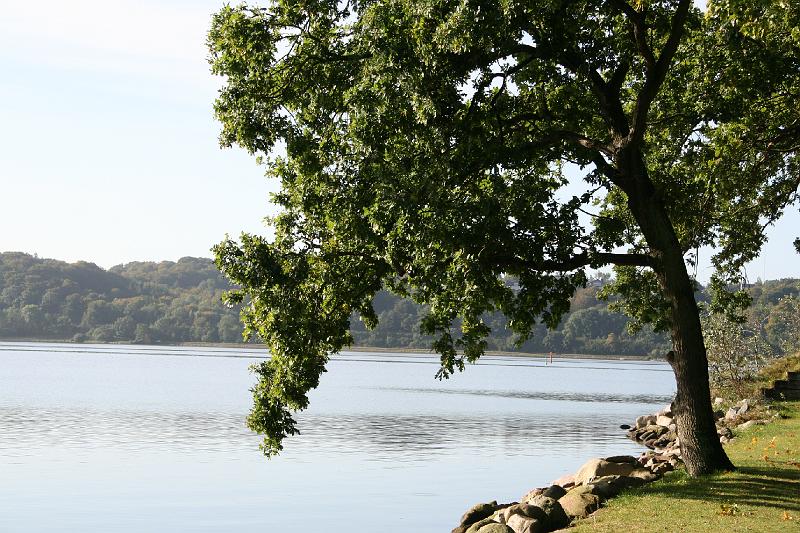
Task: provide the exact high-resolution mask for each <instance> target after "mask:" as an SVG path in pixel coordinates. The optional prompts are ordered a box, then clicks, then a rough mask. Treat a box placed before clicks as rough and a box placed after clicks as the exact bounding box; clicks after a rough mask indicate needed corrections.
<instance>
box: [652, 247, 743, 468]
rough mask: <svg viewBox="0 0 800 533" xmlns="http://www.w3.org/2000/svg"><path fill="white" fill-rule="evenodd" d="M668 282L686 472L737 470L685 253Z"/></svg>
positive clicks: (668, 268) (668, 270)
mask: <svg viewBox="0 0 800 533" xmlns="http://www.w3.org/2000/svg"><path fill="white" fill-rule="evenodd" d="M671 263H672V262H671ZM662 284H663V286H664V292H665V294H666V296H667V299H668V300H669V301H670V304H671V305H672V330H671V333H672V346H673V351H672V352H670V354H669V355H668V357H667V359H668V361H669V363H670V365H672V370H673V372H674V373H675V381H676V383H677V388H678V392H677V394H676V395H675V402H674V405H673V409H672V411H673V416H674V418H675V424H676V426H677V429H678V438H679V439H680V445H681V454H682V456H683V462H684V463H685V464H686V470H687V471H688V472H689V475H690V476H700V475H704V474H710V473H712V472H715V471H718V470H733V464H732V463H731V461H730V459H728V456H727V455H726V454H725V451H724V450H723V449H722V444H720V442H719V435H717V427H716V423H715V419H714V412H713V409H712V407H711V391H710V390H709V386H708V359H707V358H706V347H705V343H704V342H703V333H702V330H701V328H700V316H699V312H698V309H697V302H696V301H695V299H694V290H693V286H692V283H691V280H690V279H689V276H688V274H687V272H686V264H685V263H684V262H683V257H682V256H681V257H680V263H679V264H671V265H665V268H664V273H663V276H662Z"/></svg>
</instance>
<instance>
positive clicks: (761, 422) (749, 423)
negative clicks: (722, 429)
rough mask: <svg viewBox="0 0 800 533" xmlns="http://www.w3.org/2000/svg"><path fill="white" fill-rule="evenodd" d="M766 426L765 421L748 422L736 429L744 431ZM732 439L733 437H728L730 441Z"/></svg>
mask: <svg viewBox="0 0 800 533" xmlns="http://www.w3.org/2000/svg"><path fill="white" fill-rule="evenodd" d="M764 424H766V422H765V421H764V420H748V421H747V422H745V423H744V424H739V425H738V426H736V429H737V430H738V431H744V430H745V429H750V428H751V427H753V426H763V425H764ZM730 438H731V437H728V439H729V440H730Z"/></svg>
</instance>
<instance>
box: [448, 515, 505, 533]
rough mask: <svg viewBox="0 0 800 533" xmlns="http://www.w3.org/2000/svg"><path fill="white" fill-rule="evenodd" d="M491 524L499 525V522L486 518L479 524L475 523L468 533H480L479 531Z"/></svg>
mask: <svg viewBox="0 0 800 533" xmlns="http://www.w3.org/2000/svg"><path fill="white" fill-rule="evenodd" d="M490 524H497V522H495V521H494V520H492V519H491V518H484V519H482V520H478V521H477V522H475V523H474V524H472V525H471V526H469V529H467V531H466V533H478V531H479V530H480V529H481V528H482V527H483V526H486V525H490ZM454 531H455V530H454Z"/></svg>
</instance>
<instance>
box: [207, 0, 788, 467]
mask: <svg viewBox="0 0 800 533" xmlns="http://www.w3.org/2000/svg"><path fill="white" fill-rule="evenodd" d="M776 5H777V3H776V2H769V1H766V0H765V1H760V2H757V3H752V2H743V1H741V2H740V1H735V0H729V1H720V2H710V3H709V9H708V11H707V12H706V13H703V12H701V11H700V10H698V9H697V8H695V7H693V5H692V2H691V1H690V0H661V1H638V0H637V1H634V2H627V1H625V0H611V1H600V0H583V1H578V0H545V1H541V2H516V1H513V0H511V1H508V0H506V1H504V2H480V1H474V0H423V1H417V0H414V1H411V0H396V1H380V2H378V1H376V2H371V1H364V2H359V1H353V2H337V1H327V2H322V1H302V2H300V1H290V0H279V1H276V2H274V3H272V4H271V5H269V6H268V7H255V6H248V5H241V6H238V7H225V8H223V9H222V10H221V11H220V12H219V13H218V14H217V15H216V16H215V17H214V19H213V22H212V26H211V30H210V32H209V39H208V40H209V46H210V50H211V56H210V61H211V65H212V71H213V72H214V73H216V74H218V75H221V76H224V77H225V86H224V87H223V89H222V90H221V91H220V94H219V97H218V99H217V101H216V104H215V111H216V115H217V117H218V119H219V120H220V121H221V123H222V126H223V127H222V133H221V143H222V144H223V145H225V146H229V145H232V144H238V145H240V146H243V147H245V148H246V149H247V150H249V151H250V152H252V153H253V154H258V155H259V156H264V157H266V158H267V166H268V168H269V175H270V176H273V177H275V178H277V179H279V180H280V181H281V185H282V187H281V192H280V193H278V194H276V195H275V198H274V201H275V202H276V203H277V204H278V205H279V206H280V207H281V208H282V211H281V213H280V214H279V215H278V216H277V217H275V218H274V219H273V220H272V225H273V228H274V231H275V236H274V238H271V239H266V238H264V237H261V236H257V235H242V237H241V240H240V242H235V241H232V240H226V241H225V242H223V243H221V244H220V245H218V246H217V248H216V255H217V262H218V265H219V266H220V268H221V269H222V270H223V271H224V272H225V273H226V274H227V275H228V276H229V277H230V278H231V280H233V281H234V282H235V283H236V284H237V285H240V286H241V287H242V290H241V291H235V292H233V293H231V294H230V295H229V301H230V302H231V303H236V302H241V301H242V300H243V299H244V298H245V297H247V298H249V303H248V305H247V306H246V307H245V308H244V309H243V317H244V319H245V323H246V326H247V328H248V329H249V330H250V331H252V332H255V333H257V334H258V335H259V336H260V337H261V338H262V339H264V340H265V342H267V344H268V345H269V347H270V351H271V355H272V357H271V359H270V360H269V361H265V362H264V363H262V364H261V365H260V366H259V367H258V369H257V371H258V374H259V377H260V381H259V384H258V385H257V387H256V388H255V389H254V399H255V403H254V408H253V411H252V412H251V415H250V417H249V424H250V426H251V427H252V428H253V429H256V430H258V431H260V432H262V433H263V434H264V435H265V442H264V447H265V452H266V453H268V454H269V453H274V452H277V451H279V450H280V449H281V442H282V440H283V438H284V437H285V436H287V435H290V434H293V433H295V432H296V430H297V429H296V423H295V420H294V419H293V417H292V412H293V411H296V410H299V409H303V408H305V407H306V406H307V405H308V397H307V392H308V391H309V390H310V389H311V388H314V387H316V386H317V384H318V382H319V376H320V374H321V373H322V372H323V371H324V368H325V364H326V361H327V358H328V355H329V354H330V353H332V352H335V351H337V350H339V349H341V348H342V347H343V346H346V345H347V344H348V343H350V342H351V341H352V336H351V334H350V318H351V315H352V313H353V312H356V313H358V315H359V316H360V317H361V319H362V320H363V321H364V323H365V324H366V325H367V326H374V325H375V321H376V314H375V312H374V309H373V308H372V304H371V302H372V296H373V295H374V294H375V293H376V291H378V290H380V289H381V288H387V289H389V290H391V291H393V292H395V293H397V294H400V295H405V296H408V297H410V298H412V299H414V300H415V301H417V302H420V303H425V304H427V305H429V313H428V314H427V316H425V317H424V318H423V320H422V328H423V330H424V331H425V332H426V333H429V334H432V335H434V336H435V337H436V340H435V341H434V343H433V347H434V349H435V350H436V351H438V352H439V353H440V354H441V370H440V372H439V377H447V376H449V375H450V374H452V373H453V372H454V371H455V370H460V369H463V368H464V364H465V363H466V362H471V361H474V360H476V359H477V358H478V357H479V356H480V355H481V354H482V353H483V351H484V349H485V347H486V341H485V338H486V336H487V335H488V334H489V326H488V325H487V324H486V321H485V320H484V317H485V316H486V314H487V313H491V312H495V311H498V312H500V313H502V314H503V315H505V316H506V317H507V319H508V320H507V324H508V327H509V328H510V329H511V330H513V331H514V332H515V333H516V334H517V335H518V337H519V340H520V341H524V340H525V339H526V338H527V337H528V335H529V334H530V333H531V331H532V329H533V328H534V327H535V326H536V325H537V324H539V323H541V324H545V325H547V326H549V327H555V326H556V325H557V324H558V322H559V320H560V319H561V317H562V316H563V315H564V313H565V312H567V310H568V309H569V299H570V297H571V296H572V294H573V293H574V291H575V290H576V288H578V287H581V286H583V285H584V284H585V283H586V273H585V270H586V267H600V266H603V265H613V266H614V267H615V269H616V282H615V284H614V285H613V286H611V287H610V288H609V289H608V291H607V295H608V296H610V295H612V294H617V295H620V296H621V300H620V301H619V302H618V304H617V305H618V307H619V308H620V309H622V310H624V311H625V312H627V313H628V314H629V315H630V316H632V317H634V318H635V319H636V320H637V321H638V322H639V323H642V324H644V323H647V324H651V325H652V326H653V327H654V328H655V329H656V330H669V331H670V335H671V339H672V344H673V351H672V352H671V356H670V362H671V363H672V365H673V369H674V371H675V375H676V379H677V383H678V395H677V397H676V409H675V410H676V412H677V415H676V418H677V421H678V432H679V436H680V438H681V442H682V445H683V454H684V459H685V460H686V462H687V466H688V468H689V471H690V473H692V474H696V473H704V472H709V471H712V470H715V469H718V468H728V467H730V462H729V461H728V460H727V457H725V455H724V452H723V451H722V449H721V447H720V446H719V442H718V441H717V440H716V432H715V431H712V430H713V417H712V414H711V408H710V401H709V397H708V396H709V393H708V373H707V361H706V354H705V347H704V345H703V341H702V334H701V330H700V321H699V317H698V309H697V305H696V302H695V299H694V289H695V285H694V282H693V280H692V278H691V276H690V269H688V268H687V262H688V264H689V265H690V266H691V264H692V261H693V260H694V257H693V255H692V252H693V251H695V250H697V249H698V248H699V247H701V246H714V247H715V248H716V249H717V250H718V253H717V254H716V255H715V258H714V262H715V265H716V267H717V270H718V275H717V277H716V278H715V287H716V288H717V289H724V288H725V287H727V286H728V285H729V284H730V282H731V281H732V280H734V279H735V278H736V277H737V275H738V272H739V269H740V267H741V265H742V264H744V263H745V262H746V261H748V260H749V259H751V258H752V257H754V256H755V255H756V254H757V252H758V250H759V248H760V246H761V244H762V243H763V240H764V227H765V224H768V223H769V222H770V221H772V220H774V219H775V218H777V217H778V216H780V214H781V212H782V210H783V209H784V208H785V207H786V206H787V205H789V204H791V203H792V202H794V201H795V200H796V196H797V186H798V173H797V172H796V168H795V167H796V161H795V151H796V150H795V146H794V143H795V141H796V139H797V137H796V135H795V134H794V129H793V128H796V127H797V123H798V122H797V118H798V117H797V113H798V107H797V106H796V105H793V104H794V103H795V102H796V101H797V100H796V90H797V89H796V87H798V86H800V85H798V84H797V83H796V82H797V74H798V53H797V46H796V43H795V41H794V40H793V38H783V37H780V35H782V31H783V30H784V29H786V28H790V29H794V28H796V22H797V20H796V12H795V11H794V10H790V11H791V13H790V14H789V15H786V16H785V17H784V16H783V12H782V11H781V10H780V9H779V8H778V7H776ZM764 14H769V15H770V16H771V17H772V18H769V17H766V18H765V17H763V15H764ZM773 19H774V20H773ZM790 33H791V34H794V32H790ZM576 183H579V184H582V185H583V189H582V191H581V192H580V193H578V194H575V195H571V194H567V193H564V192H563V190H564V189H565V188H566V187H567V185H570V184H572V185H575V184H576ZM584 213H588V215H587V216H589V217H590V219H591V224H586V223H584V222H583V220H582V218H581V217H582V216H583V214H584ZM509 276H510V277H513V278H514V279H515V280H517V281H518V286H517V287H515V288H512V287H511V286H510V284H509V283H506V279H507V277H509ZM719 292H720V295H722V297H720V298H719V299H718V302H719V304H720V305H726V304H730V303H737V300H736V299H735V298H730V297H727V298H726V297H724V295H725V292H724V291H719ZM738 302H739V303H741V298H739V300H738ZM712 433H713V435H712Z"/></svg>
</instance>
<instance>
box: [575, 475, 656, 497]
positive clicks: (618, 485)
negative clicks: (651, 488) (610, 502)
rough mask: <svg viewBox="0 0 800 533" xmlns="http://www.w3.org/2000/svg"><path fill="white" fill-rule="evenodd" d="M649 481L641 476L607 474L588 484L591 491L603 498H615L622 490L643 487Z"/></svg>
mask: <svg viewBox="0 0 800 533" xmlns="http://www.w3.org/2000/svg"><path fill="white" fill-rule="evenodd" d="M645 483H647V481H645V480H644V479H642V478H641V477H630V476H605V477H601V478H598V479H595V480H594V481H592V482H591V483H589V484H588V485H587V487H589V488H590V490H591V493H592V494H594V495H596V496H599V497H600V499H602V500H607V499H609V498H613V497H614V496H616V495H617V494H619V493H620V492H622V491H623V490H625V489H628V488H631V487H641V486H642V485H644V484H645Z"/></svg>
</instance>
